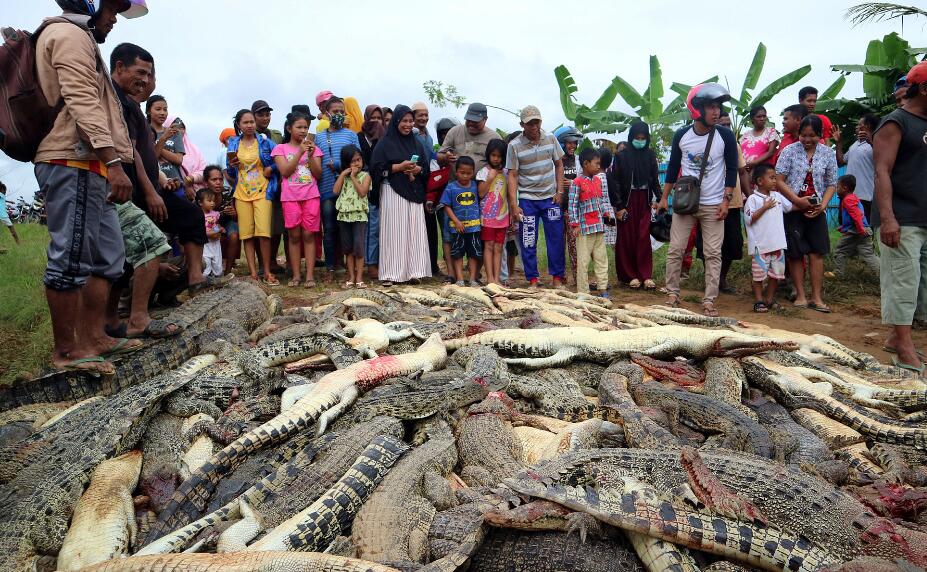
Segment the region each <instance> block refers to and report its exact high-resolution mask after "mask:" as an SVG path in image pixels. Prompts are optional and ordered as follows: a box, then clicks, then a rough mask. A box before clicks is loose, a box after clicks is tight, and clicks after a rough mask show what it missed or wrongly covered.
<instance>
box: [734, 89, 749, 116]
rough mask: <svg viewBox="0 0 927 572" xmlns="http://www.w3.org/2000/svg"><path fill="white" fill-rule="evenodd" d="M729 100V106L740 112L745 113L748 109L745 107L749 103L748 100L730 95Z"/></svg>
mask: <svg viewBox="0 0 927 572" xmlns="http://www.w3.org/2000/svg"><path fill="white" fill-rule="evenodd" d="M747 95H748V96H749V95H750V94H747ZM730 102H731V107H733V108H734V109H736V110H738V111H740V112H741V113H742V114H746V113H747V112H748V111H750V110H749V109H747V105H749V102H744V101H741V100H739V99H737V98H736V97H732V98H731V99H730Z"/></svg>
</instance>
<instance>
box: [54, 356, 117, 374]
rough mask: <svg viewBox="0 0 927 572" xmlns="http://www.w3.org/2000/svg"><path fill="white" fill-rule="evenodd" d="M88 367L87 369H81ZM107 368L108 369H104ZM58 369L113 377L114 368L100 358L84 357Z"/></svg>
mask: <svg viewBox="0 0 927 572" xmlns="http://www.w3.org/2000/svg"><path fill="white" fill-rule="evenodd" d="M81 366H89V367H81ZM106 366H109V367H106ZM59 369H62V370H64V371H77V372H81V373H90V374H96V375H115V374H116V367H115V366H114V365H113V364H112V363H111V362H108V361H106V360H105V359H103V358H102V357H100V356H93V357H85V358H80V359H76V360H72V361H69V362H68V363H66V364H64V365H62V366H61V367H60V368H59Z"/></svg>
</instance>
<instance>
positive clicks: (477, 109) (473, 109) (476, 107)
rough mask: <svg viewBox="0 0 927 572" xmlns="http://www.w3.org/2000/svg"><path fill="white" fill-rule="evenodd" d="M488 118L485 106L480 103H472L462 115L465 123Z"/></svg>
mask: <svg viewBox="0 0 927 572" xmlns="http://www.w3.org/2000/svg"><path fill="white" fill-rule="evenodd" d="M487 117H489V113H488V112H487V111H486V106H485V105H483V104H482V103H477V102H473V103H471V104H470V106H469V107H468V108H467V114H466V115H464V120H465V121H482V120H484V119H486V118H487Z"/></svg>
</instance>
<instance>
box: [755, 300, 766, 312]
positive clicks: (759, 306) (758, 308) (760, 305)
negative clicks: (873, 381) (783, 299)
mask: <svg viewBox="0 0 927 572" xmlns="http://www.w3.org/2000/svg"><path fill="white" fill-rule="evenodd" d="M753 311H754V312H756V313H757V314H765V313H766V312H768V311H769V307H768V306H767V305H766V302H754V303H753Z"/></svg>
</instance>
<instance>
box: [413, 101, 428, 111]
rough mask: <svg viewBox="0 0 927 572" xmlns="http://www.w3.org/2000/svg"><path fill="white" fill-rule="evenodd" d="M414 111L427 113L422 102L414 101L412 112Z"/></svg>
mask: <svg viewBox="0 0 927 572" xmlns="http://www.w3.org/2000/svg"><path fill="white" fill-rule="evenodd" d="M416 111H428V104H427V103H425V102H424V101H416V102H415V103H413V104H412V112H413V113H414V112H416Z"/></svg>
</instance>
